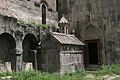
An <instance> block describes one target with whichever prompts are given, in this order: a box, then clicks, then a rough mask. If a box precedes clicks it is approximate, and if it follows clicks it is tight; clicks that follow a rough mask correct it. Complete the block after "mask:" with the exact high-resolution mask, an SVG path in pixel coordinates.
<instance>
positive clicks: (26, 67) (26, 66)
mask: <svg viewBox="0 0 120 80" xmlns="http://www.w3.org/2000/svg"><path fill="white" fill-rule="evenodd" d="M32 69H33V64H32V62H24V70H32Z"/></svg>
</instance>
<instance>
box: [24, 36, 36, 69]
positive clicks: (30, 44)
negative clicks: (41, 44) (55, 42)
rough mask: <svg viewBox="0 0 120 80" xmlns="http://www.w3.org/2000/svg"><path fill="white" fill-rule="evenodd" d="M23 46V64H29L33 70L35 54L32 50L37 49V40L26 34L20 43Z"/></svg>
mask: <svg viewBox="0 0 120 80" xmlns="http://www.w3.org/2000/svg"><path fill="white" fill-rule="evenodd" d="M22 46H23V62H31V63H32V66H33V68H36V64H35V62H36V54H35V53H34V50H36V48H37V38H36V37H35V36H34V35H33V34H27V35H26V36H25V38H24V40H23V43H22Z"/></svg>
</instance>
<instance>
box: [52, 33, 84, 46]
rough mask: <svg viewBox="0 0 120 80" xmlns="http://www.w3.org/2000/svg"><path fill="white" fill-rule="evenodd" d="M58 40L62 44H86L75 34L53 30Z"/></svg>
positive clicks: (53, 34)
mask: <svg viewBox="0 0 120 80" xmlns="http://www.w3.org/2000/svg"><path fill="white" fill-rule="evenodd" d="M50 34H51V35H52V36H53V37H54V38H55V39H56V40H58V41H59V42H60V43H61V44H73V45H84V43H82V42H81V41H80V40H79V39H78V38H76V37H75V36H74V35H69V34H63V33H57V32H52V33H50Z"/></svg>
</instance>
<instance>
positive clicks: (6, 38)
mask: <svg viewBox="0 0 120 80" xmlns="http://www.w3.org/2000/svg"><path fill="white" fill-rule="evenodd" d="M15 49H16V42H15V39H14V37H13V36H12V35H11V34H9V33H2V34H1V35H0V61H1V63H3V64H5V62H11V69H12V70H15V69H16V56H15Z"/></svg>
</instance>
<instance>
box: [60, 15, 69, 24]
mask: <svg viewBox="0 0 120 80" xmlns="http://www.w3.org/2000/svg"><path fill="white" fill-rule="evenodd" d="M59 23H66V24H68V23H69V22H68V20H67V19H65V17H64V16H62V18H61V19H60V21H59Z"/></svg>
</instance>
